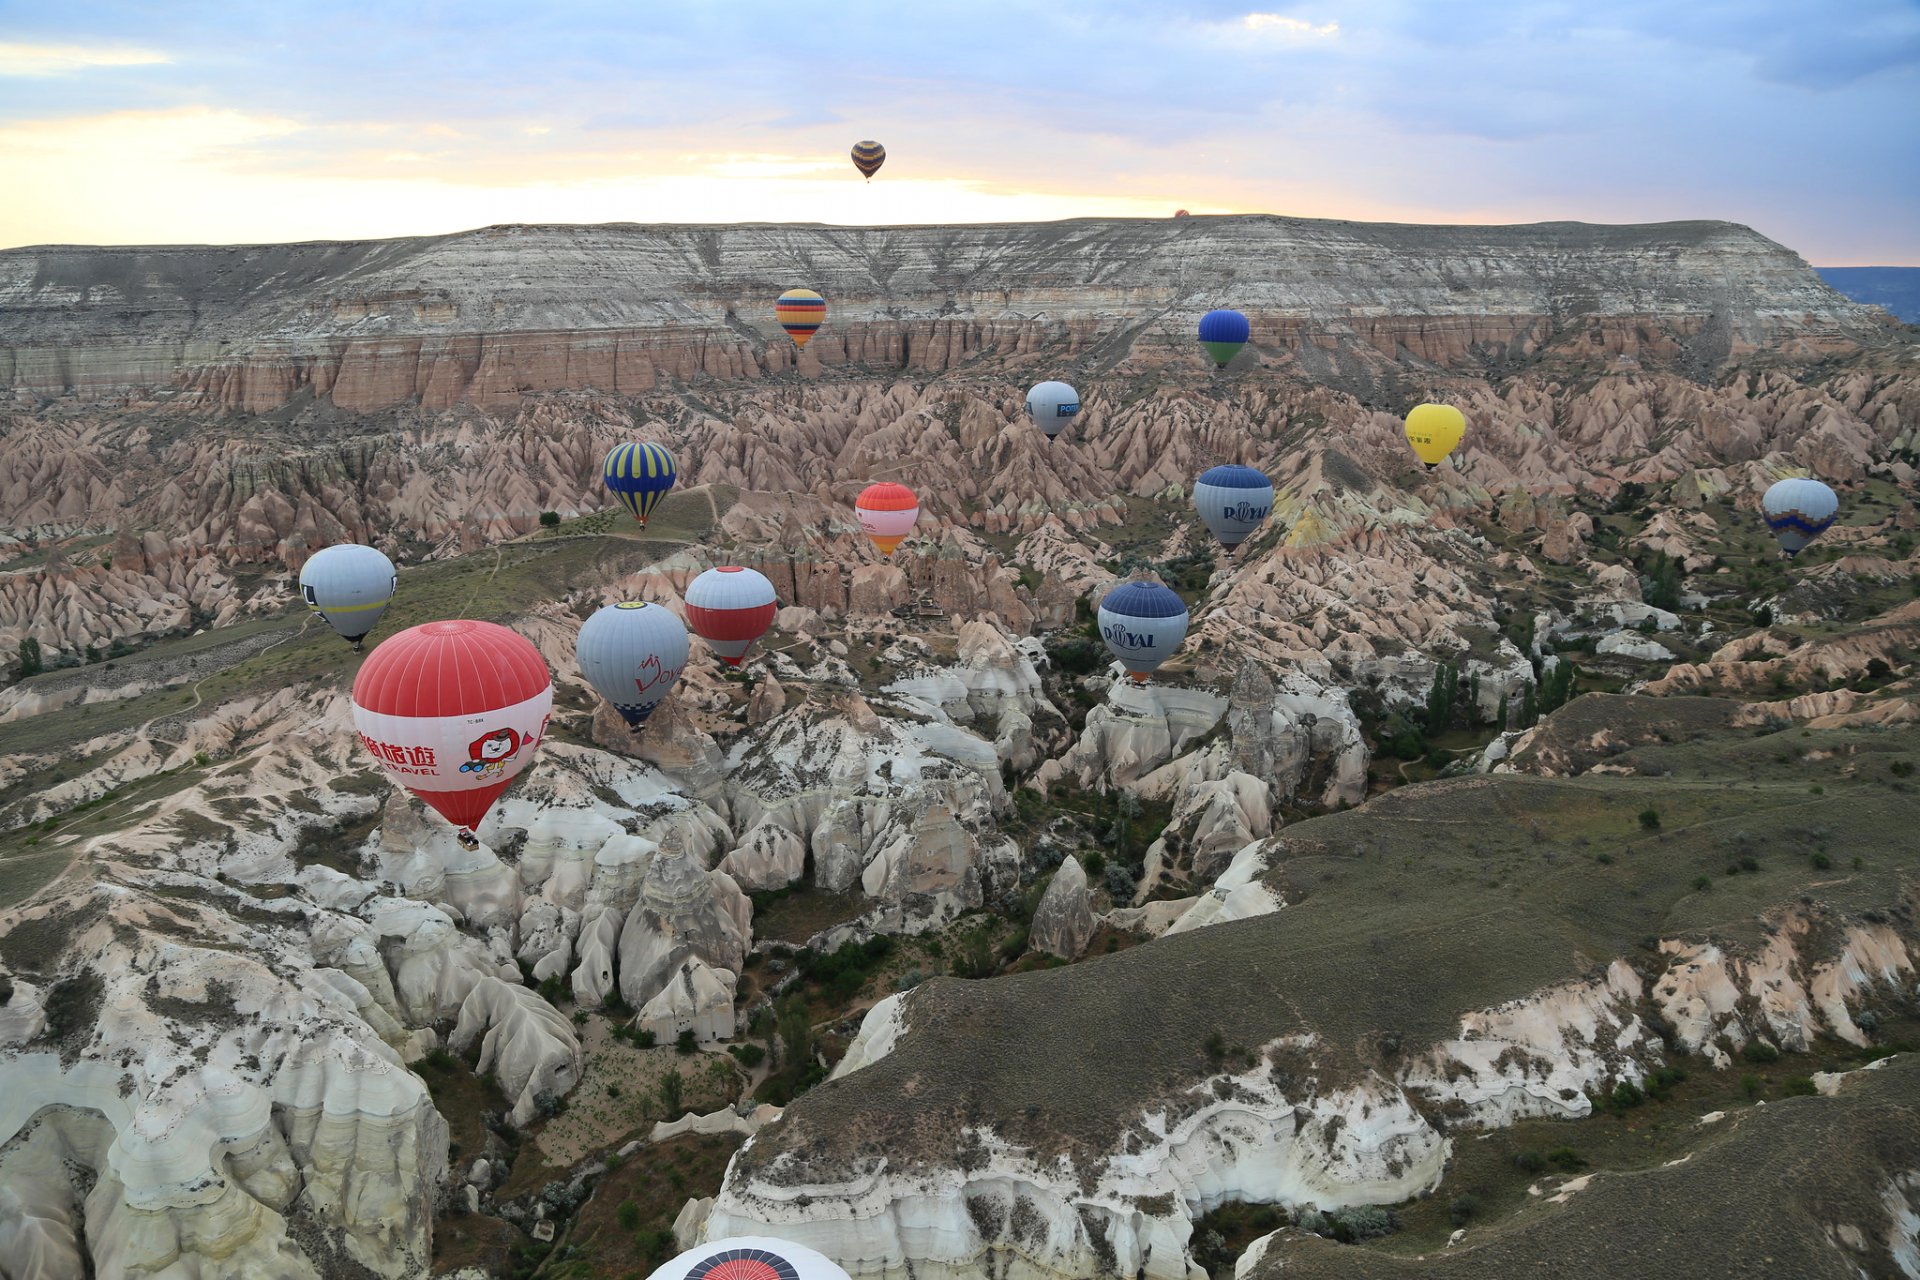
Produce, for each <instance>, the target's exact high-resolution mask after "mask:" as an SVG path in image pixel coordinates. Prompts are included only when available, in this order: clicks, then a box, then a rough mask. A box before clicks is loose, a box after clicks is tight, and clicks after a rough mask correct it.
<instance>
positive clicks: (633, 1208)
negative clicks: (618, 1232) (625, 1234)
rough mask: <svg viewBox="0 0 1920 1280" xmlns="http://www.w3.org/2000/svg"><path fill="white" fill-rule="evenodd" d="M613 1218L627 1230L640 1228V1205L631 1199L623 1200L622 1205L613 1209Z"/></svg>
mask: <svg viewBox="0 0 1920 1280" xmlns="http://www.w3.org/2000/svg"><path fill="white" fill-rule="evenodd" d="M613 1220H614V1221H615V1222H617V1223H619V1224H620V1226H621V1229H623V1230H626V1231H638V1230H639V1229H640V1206H639V1205H637V1204H635V1203H634V1202H633V1201H631V1200H622V1201H621V1202H620V1207H619V1208H618V1209H615V1210H614V1211H613Z"/></svg>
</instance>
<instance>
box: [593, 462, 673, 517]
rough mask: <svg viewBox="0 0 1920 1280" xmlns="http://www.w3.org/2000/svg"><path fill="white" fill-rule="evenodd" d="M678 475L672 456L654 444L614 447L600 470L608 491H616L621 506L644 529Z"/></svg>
mask: <svg viewBox="0 0 1920 1280" xmlns="http://www.w3.org/2000/svg"><path fill="white" fill-rule="evenodd" d="M678 474H679V473H678V471H676V470H675V469H674V465H673V455H672V454H670V453H668V452H667V451H666V449H665V448H664V447H662V446H660V445H657V444H651V443H649V444H619V445H615V446H614V447H613V452H612V453H609V454H608V455H607V463H606V466H604V467H602V468H601V470H600V475H601V478H602V479H604V480H605V481H606V482H607V488H609V489H611V490H613V496H614V497H616V498H618V499H620V505H621V506H623V507H625V508H626V509H627V510H629V511H631V512H633V518H634V519H636V520H638V521H639V522H640V526H641V528H645V527H646V524H647V517H648V516H650V515H652V514H653V509H654V508H655V507H657V506H659V505H660V500H661V499H662V498H664V497H666V496H667V490H669V489H671V488H673V481H674V478H675V477H676V476H677V475H678Z"/></svg>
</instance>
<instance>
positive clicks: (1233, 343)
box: [1200, 310, 1253, 369]
mask: <svg viewBox="0 0 1920 1280" xmlns="http://www.w3.org/2000/svg"><path fill="white" fill-rule="evenodd" d="M1252 336H1253V326H1252V325H1251V324H1248V323H1247V318H1246V317H1245V316H1243V315H1241V314H1240V313H1239V312H1238V311H1225V310H1222V311H1209V312H1207V314H1205V315H1203V316H1201V317H1200V345H1201V346H1203V347H1205V348H1206V349H1207V358H1208V359H1210V360H1212V361H1213V363H1214V364H1215V365H1217V366H1219V367H1220V368H1222V369H1224V368H1226V367H1227V365H1228V364H1230V363H1232V361H1233V358H1234V357H1235V356H1236V355H1238V354H1240V348H1242V347H1244V346H1246V345H1247V339H1248V338H1251V337H1252Z"/></svg>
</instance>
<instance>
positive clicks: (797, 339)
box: [773, 289, 827, 347]
mask: <svg viewBox="0 0 1920 1280" xmlns="http://www.w3.org/2000/svg"><path fill="white" fill-rule="evenodd" d="M773 314H774V318H775V319H777V320H779V321H780V327H781V328H782V329H785V330H786V331H787V336H788V337H789V338H792V339H793V345H794V346H796V347H805V346H806V345H807V344H808V343H809V342H812V341H813V335H814V334H815V333H817V332H819V329H820V326H821V325H823V324H825V323H826V322H827V300H826V299H825V298H823V297H821V296H820V295H819V294H817V293H815V292H814V291H813V290H811V289H789V290H787V291H786V292H785V293H783V294H781V295H780V296H779V297H778V298H775V299H774V300H773Z"/></svg>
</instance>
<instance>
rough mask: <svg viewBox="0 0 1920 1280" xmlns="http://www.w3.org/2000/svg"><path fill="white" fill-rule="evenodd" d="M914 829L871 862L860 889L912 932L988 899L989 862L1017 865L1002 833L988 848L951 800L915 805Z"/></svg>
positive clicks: (1004, 867) (1014, 851) (1005, 868)
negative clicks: (900, 918) (887, 907)
mask: <svg viewBox="0 0 1920 1280" xmlns="http://www.w3.org/2000/svg"><path fill="white" fill-rule="evenodd" d="M913 808H914V809H916V810H917V811H918V813H919V817H918V819H917V821H915V823H914V824H913V827H912V829H911V830H901V831H899V832H898V833H897V834H896V835H895V836H894V838H893V839H892V840H890V841H889V842H887V843H886V844H885V845H883V846H882V847H881V848H880V849H879V850H878V851H877V852H876V853H875V854H874V856H873V859H872V861H870V862H868V863H867V866H866V870H865V871H864V872H863V873H862V874H861V877H860V887H861V888H862V889H863V890H864V891H865V892H866V894H867V896H868V897H870V898H876V899H879V900H881V901H882V902H884V903H886V904H888V905H890V906H892V907H894V908H896V909H897V910H898V912H899V913H900V915H901V916H903V917H904V920H903V921H902V927H904V928H906V929H907V931H908V932H919V931H921V930H923V929H929V928H936V927H938V926H940V925H943V924H945V923H947V922H948V921H949V920H952V919H953V918H954V917H956V916H958V915H959V914H961V913H962V912H964V911H971V910H973V909H974V908H976V907H978V906H980V905H982V903H983V902H984V901H985V881H986V879H987V876H988V875H989V874H990V873H991V870H990V867H989V865H988V864H990V863H994V862H997V863H999V864H1000V870H1001V873H1002V874H1005V873H1006V872H1007V871H1008V870H1012V869H1015V868H1017V867H1018V866H1019V861H1020V853H1019V850H1018V848H1016V847H1014V846H1013V844H1012V842H1011V841H1010V840H1007V839H1005V838H1004V837H1003V838H1001V839H998V840H994V841H992V843H991V847H990V848H983V842H982V841H981V840H980V839H978V838H976V837H975V835H974V834H973V833H972V832H971V831H969V830H968V829H967V828H966V827H965V826H963V825H962V824H961V822H960V820H959V818H958V817H957V816H956V815H955V813H954V808H953V806H952V805H951V804H950V803H945V802H942V801H940V800H930V802H928V803H925V804H924V805H918V804H917V805H914V806H913Z"/></svg>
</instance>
